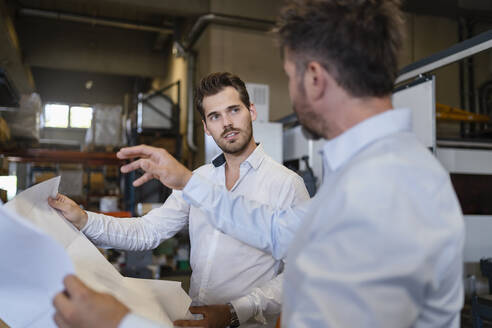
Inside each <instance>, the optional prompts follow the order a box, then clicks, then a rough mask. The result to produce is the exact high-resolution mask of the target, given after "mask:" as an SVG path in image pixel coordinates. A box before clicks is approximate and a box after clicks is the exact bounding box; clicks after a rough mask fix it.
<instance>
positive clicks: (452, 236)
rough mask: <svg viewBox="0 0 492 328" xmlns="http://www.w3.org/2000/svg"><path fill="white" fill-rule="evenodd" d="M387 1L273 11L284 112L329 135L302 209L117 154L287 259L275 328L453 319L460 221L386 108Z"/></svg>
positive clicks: (333, 0)
mask: <svg viewBox="0 0 492 328" xmlns="http://www.w3.org/2000/svg"><path fill="white" fill-rule="evenodd" d="M399 5H400V3H399V1H398V0H292V1H289V4H288V5H287V6H286V7H285V8H284V9H283V11H282V14H281V17H280V19H279V21H278V29H277V32H278V36H279V40H280V44H281V46H282V49H283V52H284V69H285V71H286V73H287V75H288V77H289V93H290V96H291V99H292V102H293V104H294V106H295V111H296V113H297V115H298V117H299V120H300V122H301V123H302V125H303V126H304V127H305V128H306V129H308V130H310V131H311V132H312V133H313V134H314V135H318V136H320V137H323V138H325V139H327V141H326V143H325V145H324V147H323V156H324V173H325V176H324V178H323V182H322V184H321V186H320V188H319V190H318V193H317V194H316V196H315V197H314V198H313V199H312V200H310V201H308V202H307V204H302V205H301V206H294V207H292V208H289V209H288V210H283V211H282V210H280V211H279V210H275V209H274V208H271V207H269V206H266V205H264V204H260V203H258V202H255V201H254V200H251V199H247V198H246V196H239V195H231V194H230V193H228V192H227V191H226V190H225V188H224V187H222V186H219V185H217V184H214V182H213V181H210V180H209V179H206V178H205V177H203V176H202V175H200V174H199V173H198V172H194V173H192V172H190V171H189V170H187V169H186V168H185V167H184V166H182V165H181V164H180V163H178V162H177V161H176V160H174V159H173V158H172V156H170V155H169V154H167V153H165V152H163V151H159V150H152V151H148V150H145V149H137V148H128V149H123V150H121V151H120V154H119V156H120V158H133V157H143V159H139V160H137V161H135V162H133V163H130V164H128V165H127V166H126V167H124V171H125V172H128V171H131V170H134V169H137V168H143V169H144V170H146V171H147V172H148V174H149V176H150V175H152V176H155V177H157V178H158V179H159V180H160V181H161V182H162V183H163V184H165V185H167V186H170V187H172V188H175V189H180V190H182V192H183V198H184V199H185V201H186V202H188V203H189V204H193V205H195V206H197V207H198V208H199V209H200V210H202V211H204V212H205V213H208V214H209V216H208V218H210V219H211V221H210V222H211V223H212V224H213V225H214V226H216V227H217V228H218V229H220V230H221V231H223V232H225V233H227V234H229V235H231V236H233V237H235V238H238V239H240V240H242V241H244V242H246V243H248V244H249V245H252V246H255V247H257V248H258V249H261V250H263V251H266V252H270V253H272V254H273V255H274V257H275V258H283V257H284V256H285V255H286V254H287V263H286V270H285V282H284V298H283V301H284V302H283V310H282V326H285V327H311V328H319V327H340V328H345V327H368V328H373V327H387V328H397V327H401V328H408V327H417V328H424V327H425V328H427V327H428V328H430V327H442V328H448V327H452V328H457V327H459V326H460V310H461V307H462V305H463V286H462V265H463V262H462V260H463V259H462V251H463V243H464V224H463V215H462V213H461V209H460V206H459V203H458V201H457V198H456V195H455V193H454V191H453V187H452V185H451V181H450V178H449V174H448V173H447V172H446V171H445V170H444V169H443V167H442V166H441V165H440V164H439V163H438V161H437V160H436V158H435V157H434V156H433V154H432V153H431V152H429V150H428V149H426V147H424V146H423V145H422V144H421V143H420V142H419V141H418V139H417V137H416V136H415V135H414V133H413V132H412V129H411V125H412V122H411V113H410V111H409V110H408V109H403V108H401V109H394V108H393V105H392V103H391V93H392V90H393V86H394V81H395V78H396V76H397V72H398V60H397V59H398V52H399V50H400V48H401V45H402V31H403V24H402V17H403V14H402V12H401V10H400V8H399ZM150 154H152V155H151V156H150V157H149V155H150ZM306 211H307V213H306ZM226 214H227V215H226ZM71 279H75V278H73V277H71ZM81 290H82V291H84V290H86V289H84V287H83V286H82V287H80V288H77V289H76V290H74V292H73V295H74V297H75V299H76V300H77V297H76V296H77V295H79V293H80V291H81ZM91 295H92V294H91ZM57 297H58V300H59V301H63V302H66V304H69V306H59V307H58V314H59V315H63V313H66V309H68V310H70V306H75V305H77V304H88V303H90V302H89V301H86V302H78V301H70V298H67V297H66V296H65V297H64V296H63V294H59V296H57ZM102 297H104V295H98V294H95V295H93V296H92V297H91V298H90V299H91V300H94V301H95V300H98V299H101V298H102ZM106 303H107V302H105V304H106ZM64 305H65V304H64ZM108 308H109V306H108ZM111 308H112V309H113V310H112V311H114V312H113V313H119V312H118V311H120V310H121V306H118V305H116V306H111ZM80 313H82V312H78V313H77V314H78V315H79V314H80ZM77 319H79V316H75V319H74V320H73V321H72V322H76V323H78V322H82V321H78V320H77Z"/></svg>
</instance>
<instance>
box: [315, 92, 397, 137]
mask: <svg viewBox="0 0 492 328" xmlns="http://www.w3.org/2000/svg"><path fill="white" fill-rule="evenodd" d="M335 108H336V111H337V113H336V116H335V117H336V118H335V119H333V120H332V119H330V118H328V117H327V119H326V120H325V122H326V123H327V128H326V129H324V130H325V131H326V134H325V136H324V137H325V138H326V139H333V138H335V137H337V136H339V135H340V134H342V133H344V132H345V131H347V130H349V129H350V128H352V127H353V126H355V125H357V124H359V123H361V122H362V121H364V120H366V119H368V118H370V117H372V116H375V115H378V114H381V113H382V112H385V111H387V110H390V109H392V108H393V105H392V103H391V98H390V97H389V96H388V97H381V98H349V99H344V101H342V102H340V104H338V105H337V106H336V107H335Z"/></svg>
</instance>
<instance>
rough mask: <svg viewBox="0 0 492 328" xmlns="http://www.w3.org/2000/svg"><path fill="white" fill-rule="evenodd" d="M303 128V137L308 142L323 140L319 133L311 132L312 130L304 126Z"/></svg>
mask: <svg viewBox="0 0 492 328" xmlns="http://www.w3.org/2000/svg"><path fill="white" fill-rule="evenodd" d="M301 126H302V128H301V131H302V135H303V136H304V137H305V138H306V139H308V140H319V139H321V138H323V137H322V136H321V135H319V134H318V133H316V132H314V131H313V130H311V129H310V128H308V127H306V126H304V125H301Z"/></svg>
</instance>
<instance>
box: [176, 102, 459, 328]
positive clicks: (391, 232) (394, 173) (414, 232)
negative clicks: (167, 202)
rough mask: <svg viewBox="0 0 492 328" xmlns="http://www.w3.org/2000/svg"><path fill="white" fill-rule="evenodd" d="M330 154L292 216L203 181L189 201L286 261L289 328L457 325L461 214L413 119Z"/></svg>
mask: <svg viewBox="0 0 492 328" xmlns="http://www.w3.org/2000/svg"><path fill="white" fill-rule="evenodd" d="M323 152H324V172H325V176H324V179H323V182H322V185H321V187H320V189H319V191H318V193H317V194H316V196H315V197H314V198H313V199H311V200H309V201H307V202H306V203H303V204H301V205H298V206H295V207H293V208H289V209H286V210H282V211H278V210H277V211H276V210H274V209H272V208H269V207H268V206H265V205H260V204H259V203H257V202H255V201H251V200H248V199H247V198H245V197H244V196H235V195H231V194H230V193H228V192H227V191H226V190H225V188H223V187H220V186H217V185H214V184H213V183H212V182H211V181H210V180H208V179H206V178H205V177H203V176H200V175H199V174H193V176H192V178H191V179H190V181H189V182H188V184H187V185H186V187H185V189H184V190H183V197H184V199H185V200H186V201H187V202H189V203H190V204H193V205H194V206H197V207H199V208H200V209H201V210H202V211H204V212H207V213H209V214H210V215H208V216H207V218H209V220H210V222H211V223H212V224H213V225H215V226H216V227H217V228H218V229H220V230H221V231H223V232H224V233H227V234H229V235H231V236H233V237H234V238H237V239H239V240H242V241H244V242H246V243H248V244H250V245H252V246H254V247H257V248H259V249H261V250H263V251H267V252H270V253H272V254H273V256H274V257H275V258H277V259H280V258H283V257H284V256H285V255H286V254H288V256H287V261H286V262H287V263H286V272H285V277H284V278H285V281H284V302H283V310H282V325H283V326H284V327H312V328H319V327H343V328H345V327H368V328H369V327H371V328H374V327H388V328H395V327H402V328H403V327H405V328H406V327H418V328H423V327H443V328H444V327H445V328H448V327H458V326H459V320H460V310H461V307H462V305H463V286H462V250H463V243H464V222H463V216H462V213H461V209H460V206H459V204H458V201H457V198H456V195H455V193H454V191H453V188H452V185H451V181H450V178H449V175H448V174H447V172H446V171H445V170H444V169H443V168H442V166H441V165H440V164H439V163H438V161H437V160H436V159H435V157H434V156H433V155H432V153H431V152H430V151H429V150H428V149H426V148H425V147H424V146H423V145H422V144H420V143H419V141H418V140H417V138H416V137H415V135H414V134H413V133H412V132H411V113H410V111H409V110H407V109H395V110H390V111H386V112H384V113H381V114H379V115H376V116H373V117H371V118H369V119H366V120H364V121H363V122H361V123H359V124H358V125H356V126H354V127H352V128H351V129H349V130H347V131H345V132H344V133H343V134H341V135H340V136H338V137H336V138H334V139H331V140H330V141H327V142H326V145H325V146H324V148H323ZM287 217H288V219H285V218H287ZM279 218H280V219H279Z"/></svg>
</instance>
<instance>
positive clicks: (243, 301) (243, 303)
mask: <svg viewBox="0 0 492 328" xmlns="http://www.w3.org/2000/svg"><path fill="white" fill-rule="evenodd" d="M231 304H232V306H233V307H234V310H236V314H237V317H238V319H239V323H240V324H243V323H245V322H246V321H248V320H249V319H250V318H251V317H253V316H254V315H255V306H254V304H253V302H251V300H250V298H249V297H248V296H247V295H246V296H243V297H240V298H238V299H235V300H234V301H231Z"/></svg>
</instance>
